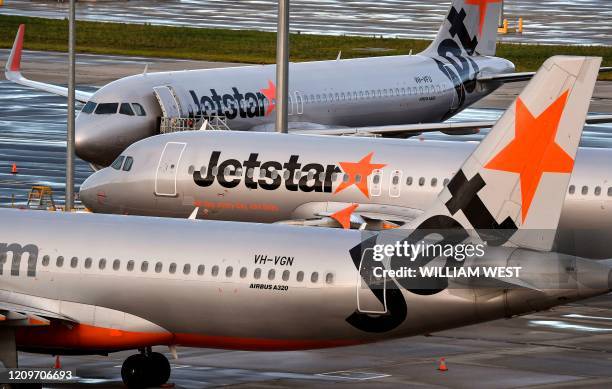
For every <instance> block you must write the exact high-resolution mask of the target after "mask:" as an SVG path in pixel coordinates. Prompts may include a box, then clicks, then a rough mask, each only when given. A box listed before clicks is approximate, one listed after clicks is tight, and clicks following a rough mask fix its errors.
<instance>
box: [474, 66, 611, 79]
mask: <svg viewBox="0 0 612 389" xmlns="http://www.w3.org/2000/svg"><path fill="white" fill-rule="evenodd" d="M607 72H612V67H602V68H600V69H599V73H607ZM535 74H536V72H522V73H506V74H490V75H487V74H481V75H479V76H478V77H477V80H478V81H481V82H488V81H497V82H503V83H506V82H518V81H529V80H531V79H532V78H533V76H534V75H535Z"/></svg>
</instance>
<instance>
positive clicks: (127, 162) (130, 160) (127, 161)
mask: <svg viewBox="0 0 612 389" xmlns="http://www.w3.org/2000/svg"><path fill="white" fill-rule="evenodd" d="M132 164H134V158H132V157H127V158H126V159H125V163H124V164H123V171H124V172H129V171H130V170H131V169H132Z"/></svg>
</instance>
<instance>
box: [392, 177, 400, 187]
mask: <svg viewBox="0 0 612 389" xmlns="http://www.w3.org/2000/svg"><path fill="white" fill-rule="evenodd" d="M397 184H399V176H393V180H392V181H391V185H397Z"/></svg>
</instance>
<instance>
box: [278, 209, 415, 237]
mask: <svg viewBox="0 0 612 389" xmlns="http://www.w3.org/2000/svg"><path fill="white" fill-rule="evenodd" d="M422 213H423V211H422V210H419V209H413V208H407V207H399V206H390V205H381V204H348V203H337V202H311V203H307V204H303V205H301V206H300V207H298V208H297V209H296V210H295V211H294V212H293V214H292V218H291V219H290V220H284V221H281V222H278V223H279V224H286V225H297V226H310V227H327V228H340V227H341V228H345V229H367V230H375V231H378V230H383V229H392V228H397V227H399V226H401V225H403V224H406V223H409V222H410V221H412V220H414V219H416V218H417V217H418V216H420V215H421V214H422Z"/></svg>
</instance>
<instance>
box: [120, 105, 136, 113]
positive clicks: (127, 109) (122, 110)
mask: <svg viewBox="0 0 612 389" xmlns="http://www.w3.org/2000/svg"><path fill="white" fill-rule="evenodd" d="M119 113H120V114H122V115H128V116H134V111H132V107H131V106H130V105H129V104H128V103H121V106H120V107H119Z"/></svg>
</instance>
